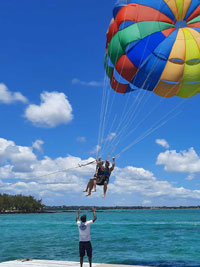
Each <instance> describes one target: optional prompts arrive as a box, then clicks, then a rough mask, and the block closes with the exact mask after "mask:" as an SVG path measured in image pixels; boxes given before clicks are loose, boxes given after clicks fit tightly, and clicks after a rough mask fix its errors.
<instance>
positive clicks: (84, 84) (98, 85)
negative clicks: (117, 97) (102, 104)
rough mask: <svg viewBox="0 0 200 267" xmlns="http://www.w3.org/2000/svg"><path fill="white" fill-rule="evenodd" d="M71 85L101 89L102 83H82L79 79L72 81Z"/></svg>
mask: <svg viewBox="0 0 200 267" xmlns="http://www.w3.org/2000/svg"><path fill="white" fill-rule="evenodd" d="M72 84H78V85H83V86H90V87H101V86H103V83H102V82H96V81H90V82H84V81H81V80H79V79H76V78H75V79H73V80H72Z"/></svg>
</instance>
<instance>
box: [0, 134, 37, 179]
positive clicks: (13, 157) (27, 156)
mask: <svg viewBox="0 0 200 267" xmlns="http://www.w3.org/2000/svg"><path fill="white" fill-rule="evenodd" d="M35 161H36V156H35V155H34V153H33V152H32V148H29V147H25V146H17V145H15V143H14V142H13V141H8V140H6V139H3V138H0V163H1V164H4V167H2V168H1V171H2V172H0V173H1V175H0V177H1V178H4V177H5V178H6V177H9V174H11V178H12V174H13V172H14V173H17V172H21V173H27V172H31V170H32V164H33V163H34V162H35ZM14 177H15V176H14Z"/></svg>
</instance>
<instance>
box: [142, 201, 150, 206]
mask: <svg viewBox="0 0 200 267" xmlns="http://www.w3.org/2000/svg"><path fill="white" fill-rule="evenodd" d="M142 204H143V205H144V206H148V205H151V204H152V201H151V200H144V201H143V202H142Z"/></svg>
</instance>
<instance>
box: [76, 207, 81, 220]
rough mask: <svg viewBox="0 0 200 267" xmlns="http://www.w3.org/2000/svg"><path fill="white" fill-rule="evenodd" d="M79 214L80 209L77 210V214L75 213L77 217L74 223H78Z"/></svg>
mask: <svg viewBox="0 0 200 267" xmlns="http://www.w3.org/2000/svg"><path fill="white" fill-rule="evenodd" d="M80 213H81V209H79V210H78V212H77V215H76V222H78V219H79V215H80Z"/></svg>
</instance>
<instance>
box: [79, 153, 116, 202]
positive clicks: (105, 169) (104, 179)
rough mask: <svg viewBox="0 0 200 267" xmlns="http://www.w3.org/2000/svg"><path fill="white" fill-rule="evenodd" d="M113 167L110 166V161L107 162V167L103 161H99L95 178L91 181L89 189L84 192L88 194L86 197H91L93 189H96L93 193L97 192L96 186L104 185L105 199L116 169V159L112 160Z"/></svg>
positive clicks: (88, 185)
mask: <svg viewBox="0 0 200 267" xmlns="http://www.w3.org/2000/svg"><path fill="white" fill-rule="evenodd" d="M112 160H113V162H112V166H111V167H109V166H110V162H109V161H108V160H106V161H105V166H103V161H101V160H99V161H98V162H97V168H96V173H95V175H94V178H92V179H90V181H89V182H88V184H87V188H86V189H85V190H84V191H83V192H88V194H87V195H86V196H90V195H91V192H92V189H93V188H94V191H93V192H96V185H99V186H101V185H103V198H105V196H106V191H107V187H108V183H109V178H110V175H111V173H112V171H113V170H114V168H115V158H113V159H112Z"/></svg>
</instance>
